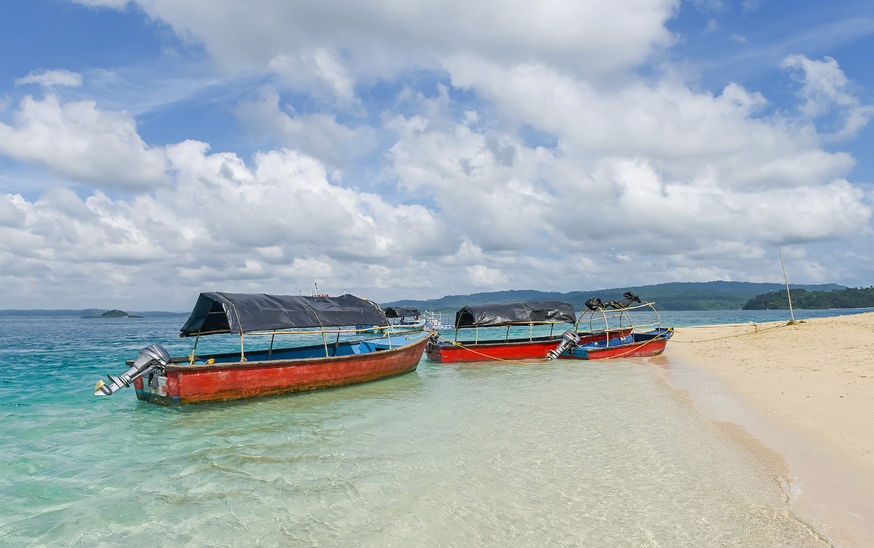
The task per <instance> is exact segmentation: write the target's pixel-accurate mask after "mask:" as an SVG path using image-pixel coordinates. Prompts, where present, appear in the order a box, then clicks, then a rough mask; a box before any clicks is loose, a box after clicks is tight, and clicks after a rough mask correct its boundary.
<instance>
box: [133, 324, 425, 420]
mask: <svg viewBox="0 0 874 548" xmlns="http://www.w3.org/2000/svg"><path fill="white" fill-rule="evenodd" d="M428 340H429V338H428V337H427V336H425V335H424V334H423V336H421V337H416V340H415V342H412V343H410V344H407V345H405V346H401V347H398V348H391V349H387V350H380V351H376V352H370V353H366V354H353V355H344V356H331V357H316V358H299V359H290V360H271V361H267V360H265V361H246V362H234V363H213V364H208V363H207V364H188V363H172V364H170V365H168V366H166V367H165V368H164V374H163V375H156V376H155V378H146V379H144V378H143V377H140V378H138V379H136V380H135V381H134V388H135V389H136V393H137V398H138V399H140V400H143V401H148V402H151V403H156V404H159V405H187V404H196V403H208V402H217V401H227V400H237V399H243V398H252V397H259V396H269V395H276V394H288V393H295V392H308V391H311V390H319V389H322V388H332V387H338V386H346V385H351V384H359V383H363V382H368V381H374V380H378V379H384V378H388V377H393V376H396V375H402V374H404V373H409V372H411V371H414V370H415V369H416V367H417V366H418V364H419V360H420V359H421V357H422V352H423V350H424V347H425V344H426V343H427V341H428Z"/></svg>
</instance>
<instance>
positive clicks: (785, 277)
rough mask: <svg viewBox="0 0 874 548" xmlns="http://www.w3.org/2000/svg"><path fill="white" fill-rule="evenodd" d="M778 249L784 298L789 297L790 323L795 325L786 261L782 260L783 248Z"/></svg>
mask: <svg viewBox="0 0 874 548" xmlns="http://www.w3.org/2000/svg"><path fill="white" fill-rule="evenodd" d="M779 249H780V266H782V267H783V280H784V281H785V282H786V298H788V299H789V316H790V317H791V318H792V321H791V322H790V323H791V324H793V325H795V312H793V311H792V294H791V293H789V276H787V275H786V263H784V262H783V248H782V247H781V248H779Z"/></svg>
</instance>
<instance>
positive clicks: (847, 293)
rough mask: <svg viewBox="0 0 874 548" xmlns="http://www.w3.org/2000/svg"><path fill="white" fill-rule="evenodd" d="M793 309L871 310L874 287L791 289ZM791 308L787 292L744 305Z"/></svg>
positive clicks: (768, 308) (776, 293)
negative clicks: (827, 289)
mask: <svg viewBox="0 0 874 548" xmlns="http://www.w3.org/2000/svg"><path fill="white" fill-rule="evenodd" d="M789 293H791V294H792V307H793V308H871V307H874V287H869V288H867V289H866V288H858V289H856V288H852V287H851V288H847V289H841V290H836V291H807V290H804V289H790V290H789ZM785 308H789V299H788V298H787V297H786V290H783V291H772V292H770V293H765V294H764V295H757V296H755V297H753V298H752V299H750V301H749V302H748V303H747V304H745V305H744V310H781V309H785Z"/></svg>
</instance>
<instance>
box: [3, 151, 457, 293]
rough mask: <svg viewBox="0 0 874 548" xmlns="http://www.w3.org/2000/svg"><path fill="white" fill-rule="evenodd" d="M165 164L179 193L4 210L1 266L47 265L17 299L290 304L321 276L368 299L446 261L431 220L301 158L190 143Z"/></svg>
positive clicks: (9, 201)
mask: <svg viewBox="0 0 874 548" xmlns="http://www.w3.org/2000/svg"><path fill="white" fill-rule="evenodd" d="M167 156H168V158H169V160H170V162H171V164H172V170H173V173H174V184H172V185H168V186H164V187H159V188H156V189H154V190H153V191H152V192H149V193H143V194H138V195H135V196H133V197H131V198H129V199H113V198H110V197H109V196H107V195H105V194H103V193H101V192H99V191H98V192H96V193H94V194H92V195H90V196H88V197H86V198H84V199H81V198H79V197H78V196H77V195H76V194H74V193H73V192H71V191H70V190H68V189H63V188H53V189H49V190H47V191H45V192H44V193H43V194H42V195H41V196H40V198H39V199H37V200H35V201H33V202H30V201H27V200H25V199H23V198H22V197H20V196H14V195H10V196H5V197H4V199H3V200H0V232H2V238H0V256H2V255H4V254H6V255H9V254H11V255H13V256H19V257H29V258H31V260H32V261H35V262H38V263H39V264H40V265H41V268H40V269H39V270H33V269H32V268H31V269H29V272H27V273H26V274H25V273H24V270H28V269H23V271H22V272H21V273H20V274H21V276H22V277H23V278H25V279H31V278H34V277H36V278H38V279H40V280H41V282H42V283H41V284H37V283H30V282H27V281H26V280H25V279H22V280H20V281H19V283H20V284H21V287H20V288H19V289H20V290H22V291H24V287H25V286H26V287H38V286H40V285H45V286H50V287H52V288H56V287H57V288H60V287H66V288H67V291H70V289H71V285H72V286H73V287H77V286H78V285H79V284H82V285H83V287H80V289H79V290H78V291H76V292H73V293H71V294H70V295H68V296H67V297H66V300H65V302H69V303H74V302H76V303H79V305H81V306H90V305H89V304H88V303H87V302H86V300H87V299H103V297H101V293H100V291H108V292H109V293H112V292H118V293H119V294H123V288H128V290H130V289H131V288H133V287H140V286H141V285H143V286H144V287H145V288H146V289H147V288H148V287H152V289H151V291H155V292H156V293H153V294H152V297H154V296H155V295H164V294H165V293H164V291H163V290H161V289H160V287H161V286H162V285H165V286H167V287H169V286H173V287H174V289H173V292H174V293H173V294H172V295H170V294H167V295H166V296H165V297H162V298H163V299H169V298H170V297H171V296H177V297H178V296H179V294H180V293H182V292H184V291H187V292H188V293H189V294H193V293H194V292H196V291H198V290H201V289H203V288H204V287H207V286H210V287H215V286H216V285H218V286H219V287H221V288H224V289H231V290H240V291H243V290H247V291H252V290H257V291H268V290H273V291H276V292H285V293H289V292H290V293H294V292H297V291H298V290H299V289H306V288H308V287H309V286H310V285H311V284H312V279H313V277H314V276H318V277H320V278H327V284H329V286H328V287H326V289H331V290H332V293H336V292H337V291H338V288H339V287H342V288H343V289H350V290H351V289H356V288H357V289H360V288H362V287H367V288H371V290H372V288H373V287H377V286H379V285H387V286H393V285H394V284H396V283H397V280H396V279H394V278H393V277H392V276H393V275H391V267H392V266H394V265H397V266H398V267H406V265H407V263H408V261H409V257H427V256H429V255H431V254H433V253H443V252H445V248H446V245H445V243H444V242H443V241H442V238H443V236H442V234H443V233H444V229H443V226H442V224H441V222H440V220H439V219H437V218H436V217H435V216H434V215H433V214H432V212H430V211H429V210H427V209H426V208H424V207H422V206H417V205H403V204H401V205H390V204H388V203H386V202H385V201H384V200H383V199H382V198H380V197H379V196H376V195H374V194H368V193H361V192H357V191H354V190H352V189H349V188H345V187H341V186H337V185H334V184H331V183H330V182H329V181H328V180H327V177H326V174H325V169H324V166H323V165H322V164H321V163H320V162H318V161H316V160H314V159H313V158H311V157H308V156H305V155H302V154H300V153H298V152H294V151H289V150H279V151H271V152H265V153H261V154H258V155H257V156H256V158H255V163H254V166H253V167H250V166H247V165H246V164H245V162H243V161H242V160H241V159H240V158H239V157H237V156H236V155H234V154H230V153H216V154H210V153H209V152H208V146H207V145H206V144H204V143H200V142H195V141H186V142H183V143H179V144H178V145H174V146H171V147H168V150H167ZM34 264H35V263H34ZM31 266H32V265H31ZM378 266H387V267H389V275H388V276H387V278H386V279H385V280H382V281H381V280H375V279H369V278H368V277H367V273H368V272H372V271H373V270H372V269H373V267H378ZM89 269H90V272H92V273H93V275H94V276H105V278H104V280H105V284H106V285H107V286H111V289H110V288H109V287H105V288H97V289H94V290H91V289H88V288H87V287H84V286H90V285H91V283H90V282H89V283H85V282H84V281H83V278H84V277H87V273H88V272H89ZM109 270H112V276H109V274H108V271H109ZM98 289H99V290H98ZM146 289H144V291H146ZM137 294H142V293H140V292H138V293H137ZM32 297H37V296H36V295H34V294H22V295H16V296H14V298H15V299H24V300H25V301H26V300H27V299H28V298H32ZM12 298H13V296H12V295H9V296H8V297H7V299H12ZM40 298H43V297H40ZM92 302H93V301H92ZM164 302H165V303H166V302H167V301H164ZM150 303H151V304H150V306H158V305H157V304H154V302H152V301H150ZM4 304H6V303H4ZM146 305H147V303H146V302H143V303H140V305H139V306H146ZM7 306H8V305H7ZM73 306H76V305H73ZM95 306H96V305H95Z"/></svg>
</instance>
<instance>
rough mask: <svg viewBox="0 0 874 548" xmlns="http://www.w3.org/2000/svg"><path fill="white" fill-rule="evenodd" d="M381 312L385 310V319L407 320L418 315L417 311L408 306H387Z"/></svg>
mask: <svg viewBox="0 0 874 548" xmlns="http://www.w3.org/2000/svg"><path fill="white" fill-rule="evenodd" d="M383 310H385V316H386V318H409V317H410V316H418V315H419V310H418V309H417V308H412V307H410V306H389V307H388V308H383Z"/></svg>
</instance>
